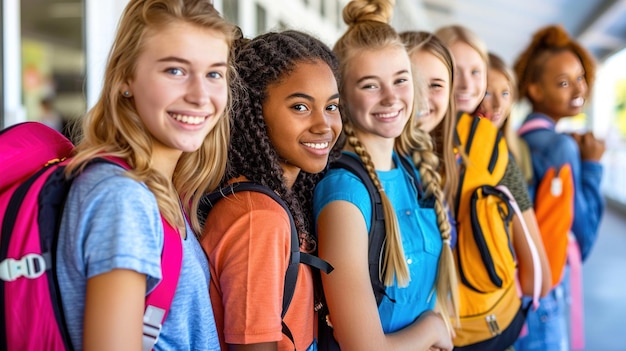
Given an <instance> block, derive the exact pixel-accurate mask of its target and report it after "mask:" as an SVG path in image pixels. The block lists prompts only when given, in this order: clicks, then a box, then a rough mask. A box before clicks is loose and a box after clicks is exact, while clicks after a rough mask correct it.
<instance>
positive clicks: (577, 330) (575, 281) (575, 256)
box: [567, 233, 585, 350]
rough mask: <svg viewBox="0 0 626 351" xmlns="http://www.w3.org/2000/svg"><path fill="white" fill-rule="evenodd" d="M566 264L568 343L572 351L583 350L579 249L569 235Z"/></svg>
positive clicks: (583, 328)
mask: <svg viewBox="0 0 626 351" xmlns="http://www.w3.org/2000/svg"><path fill="white" fill-rule="evenodd" d="M567 262H568V264H569V268H570V291H571V295H572V305H571V309H570V319H571V328H572V330H571V333H570V342H571V344H572V345H571V349H572V350H584V349H585V325H584V315H583V310H584V309H583V284H582V278H583V271H582V259H581V256H580V249H579V248H578V244H577V243H576V239H575V238H574V236H573V235H572V234H571V233H570V235H569V242H568V244H567Z"/></svg>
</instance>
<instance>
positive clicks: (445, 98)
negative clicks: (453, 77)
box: [411, 50, 450, 133]
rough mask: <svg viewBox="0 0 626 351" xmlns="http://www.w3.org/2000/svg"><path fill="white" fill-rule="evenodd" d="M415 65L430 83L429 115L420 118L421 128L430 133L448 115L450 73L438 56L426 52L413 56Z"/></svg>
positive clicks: (417, 52) (412, 59)
mask: <svg viewBox="0 0 626 351" xmlns="http://www.w3.org/2000/svg"><path fill="white" fill-rule="evenodd" d="M411 61H413V64H414V65H415V66H417V67H419V68H420V70H419V71H420V73H421V74H422V75H423V78H424V79H425V80H426V81H427V82H428V106H429V111H428V114H425V115H421V116H420V117H419V121H420V128H421V129H422V130H424V131H426V132H428V133H430V132H431V131H432V130H433V129H435V127H437V125H439V123H441V121H442V120H443V118H444V117H445V115H446V112H447V111H448V104H449V100H450V71H448V67H447V66H446V65H445V64H444V63H443V61H441V60H440V59H439V58H438V57H437V56H435V55H433V54H432V53H431V52H429V51H426V50H418V51H416V52H415V53H413V54H412V55H411Z"/></svg>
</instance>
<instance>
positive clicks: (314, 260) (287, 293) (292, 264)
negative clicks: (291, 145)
mask: <svg viewBox="0 0 626 351" xmlns="http://www.w3.org/2000/svg"><path fill="white" fill-rule="evenodd" d="M241 191H255V192H258V193H262V194H265V195H267V196H269V197H271V198H272V199H273V200H274V201H276V202H277V203H278V204H280V205H281V206H282V207H283V208H284V209H285V211H286V212H287V215H288V216H289V223H290V225H291V249H290V251H291V254H290V257H289V265H288V266H287V271H286V272H285V286H284V288H283V310H282V313H281V317H283V318H284V317H285V314H286V313H287V310H288V309H289V304H291V299H292V298H293V294H294V292H295V290H296V281H297V280H298V264H300V263H304V264H306V265H309V266H312V267H314V268H317V269H319V270H321V271H324V272H326V273H330V272H331V271H332V270H333V268H332V266H331V265H330V264H329V263H328V262H326V261H324V260H322V259H320V258H319V257H316V256H313V255H311V254H308V253H305V252H300V240H299V239H298V230H297V229H296V224H295V222H294V220H293V216H292V215H291V211H290V210H289V207H287V204H286V203H285V202H284V201H283V199H281V198H280V196H278V194H276V193H275V192H274V191H273V190H271V189H270V188H268V187H266V186H264V185H261V184H259V183H255V182H239V183H233V184H230V185H227V186H225V187H223V188H221V189H219V190H216V191H214V192H212V193H210V194H206V195H204V196H203V197H202V199H201V200H200V204H199V206H198V217H199V219H200V223H201V224H202V225H203V226H204V221H205V220H206V217H207V215H208V214H209V211H210V210H211V209H212V208H213V206H215V204H216V203H217V202H218V201H219V200H220V199H223V198H225V197H226V196H228V195H232V194H235V193H238V192H241ZM285 328H286V326H285V325H284V323H283V332H285V330H284V329H285ZM288 331H289V330H288V329H287V332H285V334H287V335H288V336H289V335H290V334H291V333H288ZM290 339H292V338H290ZM292 340H293V339H292Z"/></svg>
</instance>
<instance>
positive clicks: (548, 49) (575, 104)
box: [514, 25, 605, 350]
mask: <svg viewBox="0 0 626 351" xmlns="http://www.w3.org/2000/svg"><path fill="white" fill-rule="evenodd" d="M514 68H515V73H516V74H517V78H518V90H519V95H520V97H522V98H526V99H528V101H529V102H530V104H531V106H532V113H531V114H529V115H528V116H527V117H526V120H525V121H524V124H523V125H522V127H521V128H520V131H523V130H524V129H526V130H528V129H527V127H528V126H530V125H532V124H535V125H537V126H541V127H540V128H537V129H534V130H531V131H529V132H527V133H522V137H523V139H524V140H525V141H526V143H527V144H528V147H529V149H530V152H531V160H532V168H533V184H531V187H530V190H531V194H532V195H533V196H534V197H535V206H536V208H538V209H539V207H540V206H541V207H542V208H543V209H545V212H544V211H542V213H546V214H547V215H546V217H544V218H543V221H542V223H549V222H553V223H554V222H564V223H563V227H562V228H560V229H556V230H545V227H543V228H542V233H541V234H542V236H543V240H544V244H545V246H546V251H547V252H548V259H549V261H550V267H551V269H552V286H551V290H550V293H549V294H548V295H547V296H545V297H544V298H543V299H542V300H541V305H540V306H539V309H538V310H537V311H531V312H529V314H528V319H527V321H528V326H529V328H528V331H529V333H528V335H527V336H526V337H523V338H521V339H520V340H519V341H518V342H517V344H516V345H515V349H516V350H569V347H568V338H567V319H566V318H565V313H564V312H565V311H566V310H567V307H566V301H567V299H568V297H567V291H569V288H570V284H569V280H568V279H566V278H567V276H568V273H571V274H574V273H576V271H574V270H573V268H574V267H577V266H579V265H576V264H574V263H575V262H574V261H575V260H573V259H572V257H576V256H581V257H582V259H583V260H584V259H585V258H586V257H587V256H588V255H589V252H590V251H591V248H592V247H593V244H594V242H595V240H596V235H597V233H598V226H599V225H600V220H601V218H602V213H603V211H604V200H603V197H602V194H601V192H600V182H601V180H602V165H601V164H600V162H599V161H600V158H601V157H602V154H603V153H604V150H605V146H604V142H602V141H600V140H597V139H596V138H595V137H594V136H593V134H591V133H586V134H584V135H573V136H572V135H567V134H562V133H557V132H556V130H555V126H556V123H557V122H558V121H559V120H561V119H563V118H565V117H570V116H575V115H577V114H579V113H581V112H582V111H583V107H584V103H585V101H586V100H587V99H588V98H589V96H590V94H591V87H592V86H593V81H594V78H595V64H594V61H593V58H592V56H591V55H590V54H589V53H588V52H587V50H585V49H584V48H583V47H582V46H581V45H580V44H579V43H577V42H576V41H575V40H573V39H572V38H571V37H570V36H569V34H568V33H567V32H566V31H565V29H564V28H563V27H561V26H558V25H551V26H548V27H545V28H542V29H540V30H538V31H537V32H536V33H535V34H534V36H533V38H532V41H531V42H530V44H529V45H528V47H527V48H526V49H525V50H524V51H523V52H522V53H521V54H520V56H519V57H518V58H517V60H516V62H515V65H514ZM566 168H569V169H570V170H571V176H569V177H568V178H566V180H565V181H561V183H562V184H573V196H572V197H571V198H570V199H567V200H563V201H559V203H561V202H566V203H567V202H569V203H570V204H571V208H570V209H569V211H568V213H569V214H570V216H568V215H567V213H563V212H564V211H563V210H559V209H555V208H554V206H553V205H552V204H548V205H546V202H545V197H541V196H537V192H538V190H537V189H539V188H540V187H539V184H538V183H539V182H540V181H541V180H542V179H544V177H545V178H547V179H550V178H549V177H546V176H545V175H546V173H548V171H549V170H550V169H558V170H559V172H561V171H563V170H564V169H566ZM556 179H559V180H560V179H561V178H560V177H559V178H556ZM567 179H569V181H567ZM561 188H562V189H567V188H568V187H567V186H566V185H562V186H561V187H559V186H556V187H555V189H561ZM569 188H571V186H570V187H569ZM557 193H558V195H557V196H560V194H561V193H563V194H565V193H567V191H561V190H558V191H557ZM541 198H543V199H544V201H542V200H541ZM557 206H560V205H557ZM572 208H573V213H572V211H571V209H572ZM537 213H538V214H539V211H537ZM572 215H573V219H572V217H571V216H572ZM538 218H539V216H538ZM565 218H567V219H565ZM568 232H573V234H574V237H575V242H576V245H573V247H574V248H575V247H578V249H579V250H580V254H579V255H574V256H571V255H569V254H567V256H568V258H567V262H568V264H569V265H570V266H571V267H572V271H571V272H569V270H568V269H567V268H565V269H564V266H565V263H564V262H566V250H565V247H566V245H568ZM569 240H570V241H571V242H570V243H571V244H573V243H574V241H573V240H572V239H571V237H570V239H569ZM556 247H560V248H562V249H561V250H558V249H556ZM570 247H572V245H570ZM571 252H572V251H569V250H568V253H571ZM577 261H578V262H579V263H580V259H578V260H577ZM572 282H574V280H572ZM574 288H576V286H572V289H574ZM576 300H577V299H574V301H573V302H572V303H573V304H574V305H573V306H572V308H577V307H579V306H580V305H576ZM580 308H582V307H580ZM580 323H582V321H580V320H572V330H574V328H575V327H578V326H580V328H581V329H582V325H580ZM573 334H574V335H573V336H574V337H576V336H578V335H581V334H584V331H583V330H577V331H575V332H574V333H573ZM580 346H581V345H576V347H575V348H577V349H578V348H580Z"/></svg>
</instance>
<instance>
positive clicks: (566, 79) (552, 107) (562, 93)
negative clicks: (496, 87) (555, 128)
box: [528, 51, 587, 120]
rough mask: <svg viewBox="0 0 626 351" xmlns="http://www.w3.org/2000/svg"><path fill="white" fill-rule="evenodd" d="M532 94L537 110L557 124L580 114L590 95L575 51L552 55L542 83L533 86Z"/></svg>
mask: <svg viewBox="0 0 626 351" xmlns="http://www.w3.org/2000/svg"><path fill="white" fill-rule="evenodd" d="M528 93H529V95H530V97H531V100H532V103H533V109H534V110H535V111H536V112H541V113H544V114H546V115H548V116H550V117H551V118H553V119H555V120H558V119H559V118H562V117H570V116H575V115H577V114H579V113H580V112H582V108H583V104H584V103H585V96H586V94H587V81H586V80H585V70H584V68H583V65H582V63H581V62H580V59H579V58H578V57H577V56H576V55H575V54H574V53H572V52H571V51H562V52H559V53H555V54H551V55H550V57H548V58H547V59H546V61H545V63H544V65H543V73H542V75H541V77H540V79H539V81H538V82H535V83H531V84H530V85H529V87H528Z"/></svg>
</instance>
